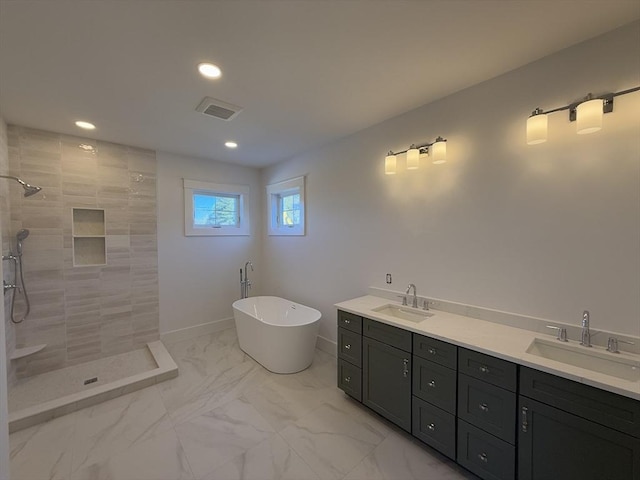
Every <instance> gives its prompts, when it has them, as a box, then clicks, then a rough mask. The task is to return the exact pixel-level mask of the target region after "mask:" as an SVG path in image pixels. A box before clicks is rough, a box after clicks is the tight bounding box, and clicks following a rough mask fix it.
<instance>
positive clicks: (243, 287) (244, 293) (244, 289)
mask: <svg viewBox="0 0 640 480" xmlns="http://www.w3.org/2000/svg"><path fill="white" fill-rule="evenodd" d="M249 267H251V271H252V272H253V263H251V262H247V263H245V264H244V278H242V269H240V298H247V297H248V296H249V290H250V289H251V282H250V281H249Z"/></svg>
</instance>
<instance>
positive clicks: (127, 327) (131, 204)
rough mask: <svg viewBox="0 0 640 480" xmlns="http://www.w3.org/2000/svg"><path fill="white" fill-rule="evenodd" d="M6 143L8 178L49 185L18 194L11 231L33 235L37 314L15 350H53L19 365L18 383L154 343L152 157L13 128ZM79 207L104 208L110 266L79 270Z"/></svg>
mask: <svg viewBox="0 0 640 480" xmlns="http://www.w3.org/2000/svg"><path fill="white" fill-rule="evenodd" d="M8 145H9V170H10V172H11V173H12V174H13V175H17V176H20V177H21V178H24V179H25V180H26V181H28V182H29V183H32V184H35V185H39V186H41V187H42V188H43V190H42V192H40V193H39V194H37V195H34V196H31V197H27V198H24V197H23V196H22V194H21V191H20V190H21V189H20V186H19V185H17V184H16V186H15V188H14V187H12V190H11V207H10V208H11V228H10V231H11V234H12V236H14V235H15V233H16V232H17V231H18V230H20V229H21V228H27V229H29V230H30V232H31V234H30V236H29V237H28V238H27V239H26V240H25V241H24V257H23V260H24V273H25V280H26V282H27V289H28V291H29V298H30V300H31V314H30V315H29V318H27V320H25V321H24V323H22V324H20V325H18V326H17V328H16V344H17V347H23V346H30V345H37V344H42V343H46V344H47V348H46V349H45V350H43V351H42V352H40V353H38V354H35V355H33V356H31V357H27V358H25V359H22V360H19V361H18V362H17V372H16V373H17V376H18V378H21V377H25V376H31V375H35V374H38V373H42V372H45V371H49V370H53V369H57V368H62V367H65V366H68V365H72V364H77V363H82V362H86V361H89V360H94V359H96V358H100V357H104V356H109V355H114V354H117V353H122V352H127V351H130V350H133V349H136V348H141V347H143V346H144V345H145V344H146V343H147V342H149V341H153V340H157V339H158V338H159V334H158V329H159V319H158V255H157V241H156V240H157V239H156V159H155V152H154V151H151V150H143V149H138V148H133V147H127V146H124V145H117V144H113V143H106V142H99V141H95V140H90V139H86V138H80V137H73V136H67V135H60V134H55V133H50V132H44V131H39V130H32V129H28V128H24V127H17V126H13V125H10V126H9V127H8ZM72 208H100V209H104V211H105V214H104V215H105V224H106V232H105V233H106V254H107V264H106V265H103V266H76V267H74V266H73V251H72V246H73V243H72ZM12 240H13V238H12ZM19 307H20V309H19V311H20V312H22V311H23V307H24V304H23V303H20V304H19Z"/></svg>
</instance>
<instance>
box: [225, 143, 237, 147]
mask: <svg viewBox="0 0 640 480" xmlns="http://www.w3.org/2000/svg"><path fill="white" fill-rule="evenodd" d="M224 146H225V147H227V148H238V144H237V143H236V142H224Z"/></svg>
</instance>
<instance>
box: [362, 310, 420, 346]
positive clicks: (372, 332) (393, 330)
mask: <svg viewBox="0 0 640 480" xmlns="http://www.w3.org/2000/svg"><path fill="white" fill-rule="evenodd" d="M362 334H363V335H364V336H366V337H369V338H374V339H376V340H379V341H381V342H383V343H386V344H387V345H391V346H392V347H396V348H399V349H400V350H404V351H405V352H411V332H409V331H407V330H403V329H401V328H398V327H393V326H391V325H387V324H386V323H381V322H376V321H375V320H369V319H368V318H365V319H364V321H363V323H362Z"/></svg>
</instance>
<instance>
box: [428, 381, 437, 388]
mask: <svg viewBox="0 0 640 480" xmlns="http://www.w3.org/2000/svg"><path fill="white" fill-rule="evenodd" d="M427 386H428V387H431V388H435V387H436V381H435V380H431V381H430V382H429V383H427Z"/></svg>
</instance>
